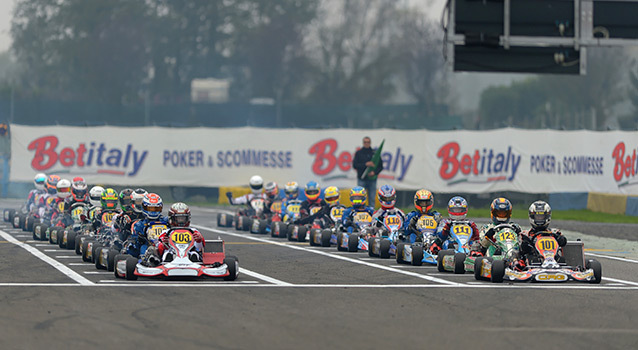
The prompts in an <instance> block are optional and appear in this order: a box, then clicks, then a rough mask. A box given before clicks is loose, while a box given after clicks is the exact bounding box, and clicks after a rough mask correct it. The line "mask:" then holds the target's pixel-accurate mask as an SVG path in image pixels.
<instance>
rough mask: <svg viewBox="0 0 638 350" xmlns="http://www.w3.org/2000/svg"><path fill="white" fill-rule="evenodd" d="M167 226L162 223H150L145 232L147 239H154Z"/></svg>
mask: <svg viewBox="0 0 638 350" xmlns="http://www.w3.org/2000/svg"><path fill="white" fill-rule="evenodd" d="M166 229H168V227H167V226H166V225H164V224H155V225H151V226H150V227H149V228H148V231H147V232H146V236H147V237H148V239H149V240H151V241H154V240H157V238H158V237H159V236H160V235H161V234H162V232H164V231H165V230H166Z"/></svg>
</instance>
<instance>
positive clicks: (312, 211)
mask: <svg viewBox="0 0 638 350" xmlns="http://www.w3.org/2000/svg"><path fill="white" fill-rule="evenodd" d="M319 210H321V207H314V208H310V215H312V214H315V213H316V212H318V211H319Z"/></svg>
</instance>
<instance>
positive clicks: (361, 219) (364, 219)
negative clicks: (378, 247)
mask: <svg viewBox="0 0 638 350" xmlns="http://www.w3.org/2000/svg"><path fill="white" fill-rule="evenodd" d="M354 221H355V222H356V223H370V222H372V216H370V213H368V212H363V213H357V214H355V215H354Z"/></svg>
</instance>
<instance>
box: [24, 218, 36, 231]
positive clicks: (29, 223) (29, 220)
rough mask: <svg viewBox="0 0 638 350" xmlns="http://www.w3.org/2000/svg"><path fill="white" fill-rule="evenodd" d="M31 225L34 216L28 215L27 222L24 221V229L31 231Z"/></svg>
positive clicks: (33, 222) (33, 223) (33, 221)
mask: <svg viewBox="0 0 638 350" xmlns="http://www.w3.org/2000/svg"><path fill="white" fill-rule="evenodd" d="M33 225H35V217H34V216H29V217H28V218H27V223H26V225H25V226H26V230H25V231H31V230H33Z"/></svg>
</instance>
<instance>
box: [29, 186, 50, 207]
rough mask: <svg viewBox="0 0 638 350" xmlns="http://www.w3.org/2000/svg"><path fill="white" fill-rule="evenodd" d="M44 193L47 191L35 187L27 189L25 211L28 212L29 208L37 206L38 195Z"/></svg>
mask: <svg viewBox="0 0 638 350" xmlns="http://www.w3.org/2000/svg"><path fill="white" fill-rule="evenodd" d="M45 193H47V191H45V190H39V189H37V188H36V189H33V190H31V191H29V195H28V196H27V203H26V208H27V211H29V212H30V211H31V210H33V209H34V208H35V207H36V206H37V203H38V202H39V201H40V197H41V196H43V195H44V194H45Z"/></svg>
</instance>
